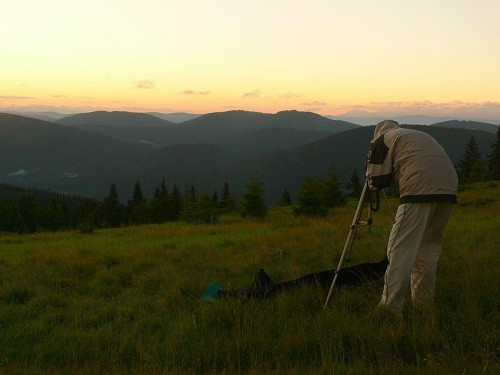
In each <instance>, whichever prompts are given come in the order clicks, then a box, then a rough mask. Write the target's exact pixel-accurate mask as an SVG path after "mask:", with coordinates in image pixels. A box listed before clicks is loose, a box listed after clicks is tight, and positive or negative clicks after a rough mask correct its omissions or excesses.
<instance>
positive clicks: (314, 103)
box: [302, 100, 326, 106]
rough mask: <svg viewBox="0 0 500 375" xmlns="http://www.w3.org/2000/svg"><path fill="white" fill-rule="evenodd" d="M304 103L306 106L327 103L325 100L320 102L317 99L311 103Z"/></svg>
mask: <svg viewBox="0 0 500 375" xmlns="http://www.w3.org/2000/svg"><path fill="white" fill-rule="evenodd" d="M302 105H306V106H325V105H326V103H325V102H319V101H317V100H315V101H313V102H310V103H302Z"/></svg>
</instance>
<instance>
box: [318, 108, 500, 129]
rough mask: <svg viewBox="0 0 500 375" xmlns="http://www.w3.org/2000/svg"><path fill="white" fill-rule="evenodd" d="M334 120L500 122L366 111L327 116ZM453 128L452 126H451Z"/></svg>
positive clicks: (415, 122)
mask: <svg viewBox="0 0 500 375" xmlns="http://www.w3.org/2000/svg"><path fill="white" fill-rule="evenodd" d="M325 117H327V118H329V119H332V120H344V121H349V122H351V123H354V124H358V125H377V124H378V123H379V122H380V121H383V120H386V119H391V120H394V121H397V122H398V123H400V124H408V125H435V124H437V123H442V122H448V121H452V120H455V121H471V122H474V121H479V122H483V123H490V124H497V123H499V122H500V121H499V120H482V121H481V120H471V119H464V118H457V117H449V116H448V117H445V116H441V117H440V116H425V115H406V116H394V115H383V114H382V115H380V114H376V113H370V112H366V111H359V110H353V111H349V112H347V113H344V114H342V115H338V116H330V115H328V116H325ZM451 127H452V126H451Z"/></svg>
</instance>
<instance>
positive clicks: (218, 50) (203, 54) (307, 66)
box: [0, 0, 500, 119]
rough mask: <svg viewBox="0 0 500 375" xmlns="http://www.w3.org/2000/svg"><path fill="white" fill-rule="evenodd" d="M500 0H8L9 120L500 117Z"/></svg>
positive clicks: (1, 38) (2, 72) (1, 68)
mask: <svg viewBox="0 0 500 375" xmlns="http://www.w3.org/2000/svg"><path fill="white" fill-rule="evenodd" d="M499 16H500V2H499V1H497V0H439V1H436V0H419V1H404V0H378V1H373V0H307V1H306V0H251V1H238V0H231V1H229V0H210V1H205V0H196V1H195V0H141V1H138V0H134V1H130V0H119V1H118V0H117V1H112V0H85V1H81V0H71V1H68V0H24V1H19V0H3V1H2V9H1V12H0V47H1V49H0V51H1V55H0V110H24V111H26V110H31V111H56V112H62V113H65V112H86V111H91V110H128V111H137V112H149V111H159V112H190V113H199V114H201V113H209V112H221V111H227V110H233V109H242V110H250V111H258V112H266V113H275V112H277V111H281V110H289V109H296V110H301V111H312V112H316V113H319V114H322V115H338V114H342V113H345V112H348V111H352V110H362V111H368V112H373V113H375V112H378V113H395V114H403V113H404V114H429V115H450V114H460V115H462V116H465V115H467V114H468V115H471V116H472V117H474V116H475V117H478V116H479V115H480V116H482V117H483V118H499V119H500V22H498V19H499Z"/></svg>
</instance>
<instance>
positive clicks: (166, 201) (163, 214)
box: [153, 179, 171, 223]
mask: <svg viewBox="0 0 500 375" xmlns="http://www.w3.org/2000/svg"><path fill="white" fill-rule="evenodd" d="M170 211H171V210H170V197H169V193H168V189H167V185H166V184H165V179H162V181H161V183H160V186H157V187H156V189H155V193H154V196H153V220H154V221H155V222H156V223H164V222H166V221H168V220H170Z"/></svg>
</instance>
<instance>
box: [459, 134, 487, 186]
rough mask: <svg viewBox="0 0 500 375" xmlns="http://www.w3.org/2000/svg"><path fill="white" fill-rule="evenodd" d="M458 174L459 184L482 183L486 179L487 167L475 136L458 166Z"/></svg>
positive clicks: (468, 142) (467, 145) (472, 137)
mask: <svg viewBox="0 0 500 375" xmlns="http://www.w3.org/2000/svg"><path fill="white" fill-rule="evenodd" d="M457 174H458V180H459V182H460V183H463V184H467V183H471V182H477V181H482V180H484V178H485V177H486V165H485V162H484V160H483V159H482V158H481V153H480V152H479V148H478V146H477V143H476V139H475V138H474V136H473V135H472V136H471V137H470V138H469V140H468V141H467V144H466V145H465V151H464V154H463V155H462V158H461V159H460V161H459V162H458V164H457Z"/></svg>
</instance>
